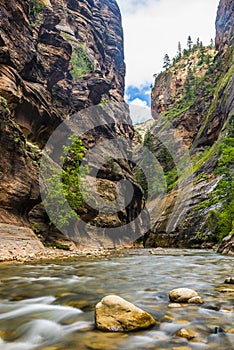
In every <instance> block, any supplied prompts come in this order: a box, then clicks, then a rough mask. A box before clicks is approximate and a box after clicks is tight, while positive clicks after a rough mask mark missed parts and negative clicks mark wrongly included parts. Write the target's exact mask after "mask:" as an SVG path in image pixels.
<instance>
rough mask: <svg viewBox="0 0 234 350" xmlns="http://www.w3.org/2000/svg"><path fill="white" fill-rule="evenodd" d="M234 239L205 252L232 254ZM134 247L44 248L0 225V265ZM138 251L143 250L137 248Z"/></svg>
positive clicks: (19, 230)
mask: <svg viewBox="0 0 234 350" xmlns="http://www.w3.org/2000/svg"><path fill="white" fill-rule="evenodd" d="M233 247H234V237H230V238H228V239H226V242H224V243H223V245H221V246H220V247H219V248H218V246H215V247H214V248H213V250H212V249H205V250H207V251H214V252H215V251H217V252H218V253H224V254H227V255H233V252H234V250H233ZM127 248H135V246H133V245H129V246H128V247H124V248H123V247H119V248H115V249H114V248H113V249H110V248H109V249H105V248H93V247H87V246H82V245H79V244H76V243H75V242H72V241H71V240H68V239H65V238H60V239H57V241H56V242H55V243H54V244H50V245H48V246H45V245H43V243H42V242H41V240H40V239H39V238H38V237H37V235H36V234H35V233H34V232H33V230H31V229H30V228H27V227H20V226H16V225H11V224H3V223H0V264H1V263H6V262H12V261H14V262H18V263H24V262H30V261H43V260H56V259H72V258H79V257H94V258H95V257H108V256H115V255H119V254H120V251H121V250H122V249H127ZM138 248H143V247H142V246H140V245H139V246H138ZM146 251H148V252H149V253H150V254H157V253H158V251H159V252H160V251H161V252H166V251H167V248H165V249H164V248H160V247H158V248H147V249H146Z"/></svg>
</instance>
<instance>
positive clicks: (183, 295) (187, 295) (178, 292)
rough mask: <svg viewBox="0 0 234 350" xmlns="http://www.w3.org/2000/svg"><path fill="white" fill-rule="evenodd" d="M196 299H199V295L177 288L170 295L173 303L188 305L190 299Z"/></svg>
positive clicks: (186, 289)
mask: <svg viewBox="0 0 234 350" xmlns="http://www.w3.org/2000/svg"><path fill="white" fill-rule="evenodd" d="M195 297H199V295H198V293H197V292H196V291H195V290H193V289H189V288H177V289H173V290H171V291H170V293H169V299H170V301H171V302H173V303H188V302H189V300H190V299H192V298H195ZM195 300H196V299H195Z"/></svg>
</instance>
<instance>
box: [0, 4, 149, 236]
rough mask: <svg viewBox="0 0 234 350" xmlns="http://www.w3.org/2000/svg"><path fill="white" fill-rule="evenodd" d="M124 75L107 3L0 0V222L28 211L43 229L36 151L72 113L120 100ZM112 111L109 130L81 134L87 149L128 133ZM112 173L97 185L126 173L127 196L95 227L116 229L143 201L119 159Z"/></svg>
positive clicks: (112, 9)
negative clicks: (126, 202) (125, 203)
mask: <svg viewBox="0 0 234 350" xmlns="http://www.w3.org/2000/svg"><path fill="white" fill-rule="evenodd" d="M124 76H125V63H124V54H123V32H122V27H121V16H120V12H119V8H118V6H117V3H116V2H115V0H111V1H109V0H97V1H93V0H82V1H81V0H80V1H73V0H68V1H65V0H29V1H24V0H16V1H13V0H10V1H8V0H3V1H2V3H1V13H0V97H1V98H3V99H2V101H4V103H2V105H1V111H0V113H1V114H0V133H1V141H0V150H1V154H2V155H4V156H3V157H2V160H1V162H0V177H1V192H0V196H1V203H0V221H2V222H7V223H8V222H14V223H15V224H17V223H18V224H20V225H28V224H29V216H30V221H31V222H32V223H33V222H36V223H37V224H39V226H40V227H43V229H44V231H48V226H47V224H48V218H47V216H46V214H45V213H44V212H43V209H42V206H40V205H39V203H40V201H41V199H40V194H39V188H38V167H37V163H38V160H39V158H40V152H41V148H43V146H44V145H45V143H46V142H47V140H48V138H49V136H50V135H51V133H52V132H53V131H54V130H55V128H56V127H57V126H58V125H60V123H61V122H62V121H63V120H65V119H68V118H70V117H71V115H73V113H75V112H77V111H80V110H81V109H84V108H86V107H89V106H93V105H97V104H99V103H105V102H106V101H110V100H111V101H112V102H122V101H123V95H124ZM113 115H114V117H113V119H112V122H113V125H112V126H111V127H110V126H109V125H107V126H103V127H102V128H101V130H96V131H94V132H93V133H90V134H89V135H88V136H87V137H86V147H87V148H89V149H90V148H92V147H94V146H95V145H96V143H97V142H98V141H99V140H100V139H105V138H107V139H110V138H116V137H120V138H121V137H126V138H127V139H128V140H131V139H132V138H133V137H134V131H133V128H132V126H131V121H130V119H129V116H128V112H126V113H125V116H124V117H122V121H121V123H118V110H116V111H115V113H113ZM88 122H89V121H88V120H86V123H87V124H88ZM123 123H124V125H123ZM118 172H119V176H117V177H116V175H115V176H112V175H113V174H112V175H111V174H110V169H104V171H103V172H102V175H100V177H99V182H101V181H102V179H103V184H104V183H105V182H108V181H109V182H108V184H107V186H108V187H109V188H110V189H111V188H112V187H113V186H114V187H115V186H116V183H117V181H118V180H119V178H126V177H127V178H129V179H130V181H131V182H132V183H133V186H134V188H135V192H136V195H135V199H134V200H133V202H132V204H131V205H130V207H128V208H127V209H126V210H125V211H124V213H121V214H119V216H118V215H117V214H116V216H115V217H114V218H113V219H112V218H110V217H104V216H103V217H101V218H98V219H97V221H99V222H98V224H100V225H104V226H105V225H106V226H108V225H112V224H113V222H114V223H116V222H117V224H118V225H120V226H121V224H122V223H125V222H130V221H131V219H132V217H136V216H137V213H139V212H140V211H141V209H142V207H143V206H144V202H143V196H142V193H141V189H140V187H139V186H138V185H137V184H136V183H135V181H134V180H133V177H132V170H131V168H130V167H129V165H128V164H127V162H126V164H122V165H119V166H118ZM29 213H30V215H29ZM92 215H93V213H90V214H89V216H91V217H92ZM95 216H96V215H95ZM37 220H38V221H37ZM87 220H90V217H88V218H87ZM134 229H135V228H134Z"/></svg>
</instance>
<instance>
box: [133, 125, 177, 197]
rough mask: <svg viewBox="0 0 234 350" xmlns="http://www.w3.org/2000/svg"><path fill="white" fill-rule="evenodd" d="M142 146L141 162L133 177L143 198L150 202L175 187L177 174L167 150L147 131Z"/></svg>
mask: <svg viewBox="0 0 234 350" xmlns="http://www.w3.org/2000/svg"><path fill="white" fill-rule="evenodd" d="M143 146H144V148H143V154H142V156H141V159H142V161H141V163H140V164H139V166H138V167H136V169H135V174H134V175H135V179H136V181H137V182H138V183H139V184H140V185H141V187H142V189H143V193H144V196H145V198H148V199H149V200H152V199H154V198H156V197H157V196H160V195H162V194H165V192H169V191H170V190H171V189H172V188H174V187H175V186H176V184H177V181H178V173H177V169H176V167H175V164H174V161H173V158H172V156H171V155H170V153H169V151H168V150H167V148H166V147H165V146H164V145H163V144H161V142H160V141H159V140H157V139H156V138H154V136H153V135H152V134H151V133H150V132H149V131H147V132H146V134H145V137H144V142H143Z"/></svg>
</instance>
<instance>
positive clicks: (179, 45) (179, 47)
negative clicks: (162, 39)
mask: <svg viewBox="0 0 234 350" xmlns="http://www.w3.org/2000/svg"><path fill="white" fill-rule="evenodd" d="M181 55H182V48H181V43H180V41H179V42H178V57H179V58H180V57H181Z"/></svg>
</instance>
